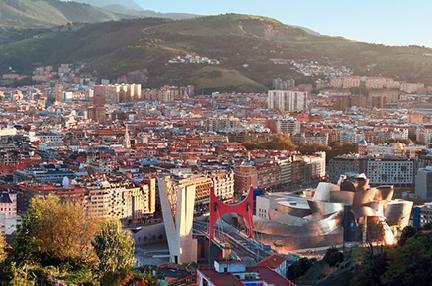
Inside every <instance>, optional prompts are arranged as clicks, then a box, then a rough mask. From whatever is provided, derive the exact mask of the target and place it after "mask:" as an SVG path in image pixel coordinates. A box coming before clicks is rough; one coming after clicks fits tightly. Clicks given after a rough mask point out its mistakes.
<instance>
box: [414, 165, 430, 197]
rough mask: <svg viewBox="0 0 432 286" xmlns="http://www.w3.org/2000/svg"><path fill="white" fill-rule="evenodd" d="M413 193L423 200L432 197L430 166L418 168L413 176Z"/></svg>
mask: <svg viewBox="0 0 432 286" xmlns="http://www.w3.org/2000/svg"><path fill="white" fill-rule="evenodd" d="M415 194H416V196H417V198H419V199H423V200H427V199H431V198H432V166H427V167H426V168H420V169H418V171H417V175H416V177H415Z"/></svg>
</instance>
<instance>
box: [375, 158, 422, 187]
mask: <svg viewBox="0 0 432 286" xmlns="http://www.w3.org/2000/svg"><path fill="white" fill-rule="evenodd" d="M367 175H368V178H369V179H370V183H371V184H374V185H399V186H401V185H412V184H413V182H414V166H413V161H412V160H407V159H405V158H403V157H386V156H384V157H382V158H371V159H369V160H368V163H367Z"/></svg>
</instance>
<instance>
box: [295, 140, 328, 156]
mask: <svg viewBox="0 0 432 286" xmlns="http://www.w3.org/2000/svg"><path fill="white" fill-rule="evenodd" d="M330 150H331V147H330V146H328V145H326V144H320V143H313V144H303V145H301V146H300V147H299V151H300V153H306V154H310V153H316V152H320V151H323V152H329V151H330Z"/></svg>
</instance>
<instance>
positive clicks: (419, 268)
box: [350, 229, 432, 286]
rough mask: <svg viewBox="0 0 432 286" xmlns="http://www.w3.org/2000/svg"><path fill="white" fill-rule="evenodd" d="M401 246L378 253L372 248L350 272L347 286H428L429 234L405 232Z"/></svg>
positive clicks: (431, 274) (431, 256)
mask: <svg viewBox="0 0 432 286" xmlns="http://www.w3.org/2000/svg"><path fill="white" fill-rule="evenodd" d="M404 232H405V234H404V236H405V238H404V241H405V242H404V243H400V244H398V245H397V246H396V247H394V248H391V249H388V250H386V251H385V252H381V253H378V254H377V253H374V251H373V250H372V247H371V249H370V251H369V252H367V253H366V255H365V256H364V258H363V261H362V263H361V265H360V267H359V268H358V269H356V270H355V271H353V273H352V274H353V277H352V279H351V282H350V285H352V286H360V285H372V286H381V285H382V286H392V285H398V286H414V285H430V281H432V272H431V271H430V270H429V268H430V267H429V266H430V265H431V263H432V234H431V233H430V232H421V231H420V232H417V233H416V234H414V235H413V232H412V230H410V229H406V230H405V231H404Z"/></svg>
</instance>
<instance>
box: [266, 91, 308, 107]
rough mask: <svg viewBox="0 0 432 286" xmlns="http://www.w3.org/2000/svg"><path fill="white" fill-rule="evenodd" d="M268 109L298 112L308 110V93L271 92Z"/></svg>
mask: <svg viewBox="0 0 432 286" xmlns="http://www.w3.org/2000/svg"><path fill="white" fill-rule="evenodd" d="M267 104H268V109H273V110H278V111H282V112H284V111H286V112H297V111H303V110H306V108H307V92H303V91H296V90H269V92H268V97H267Z"/></svg>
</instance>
